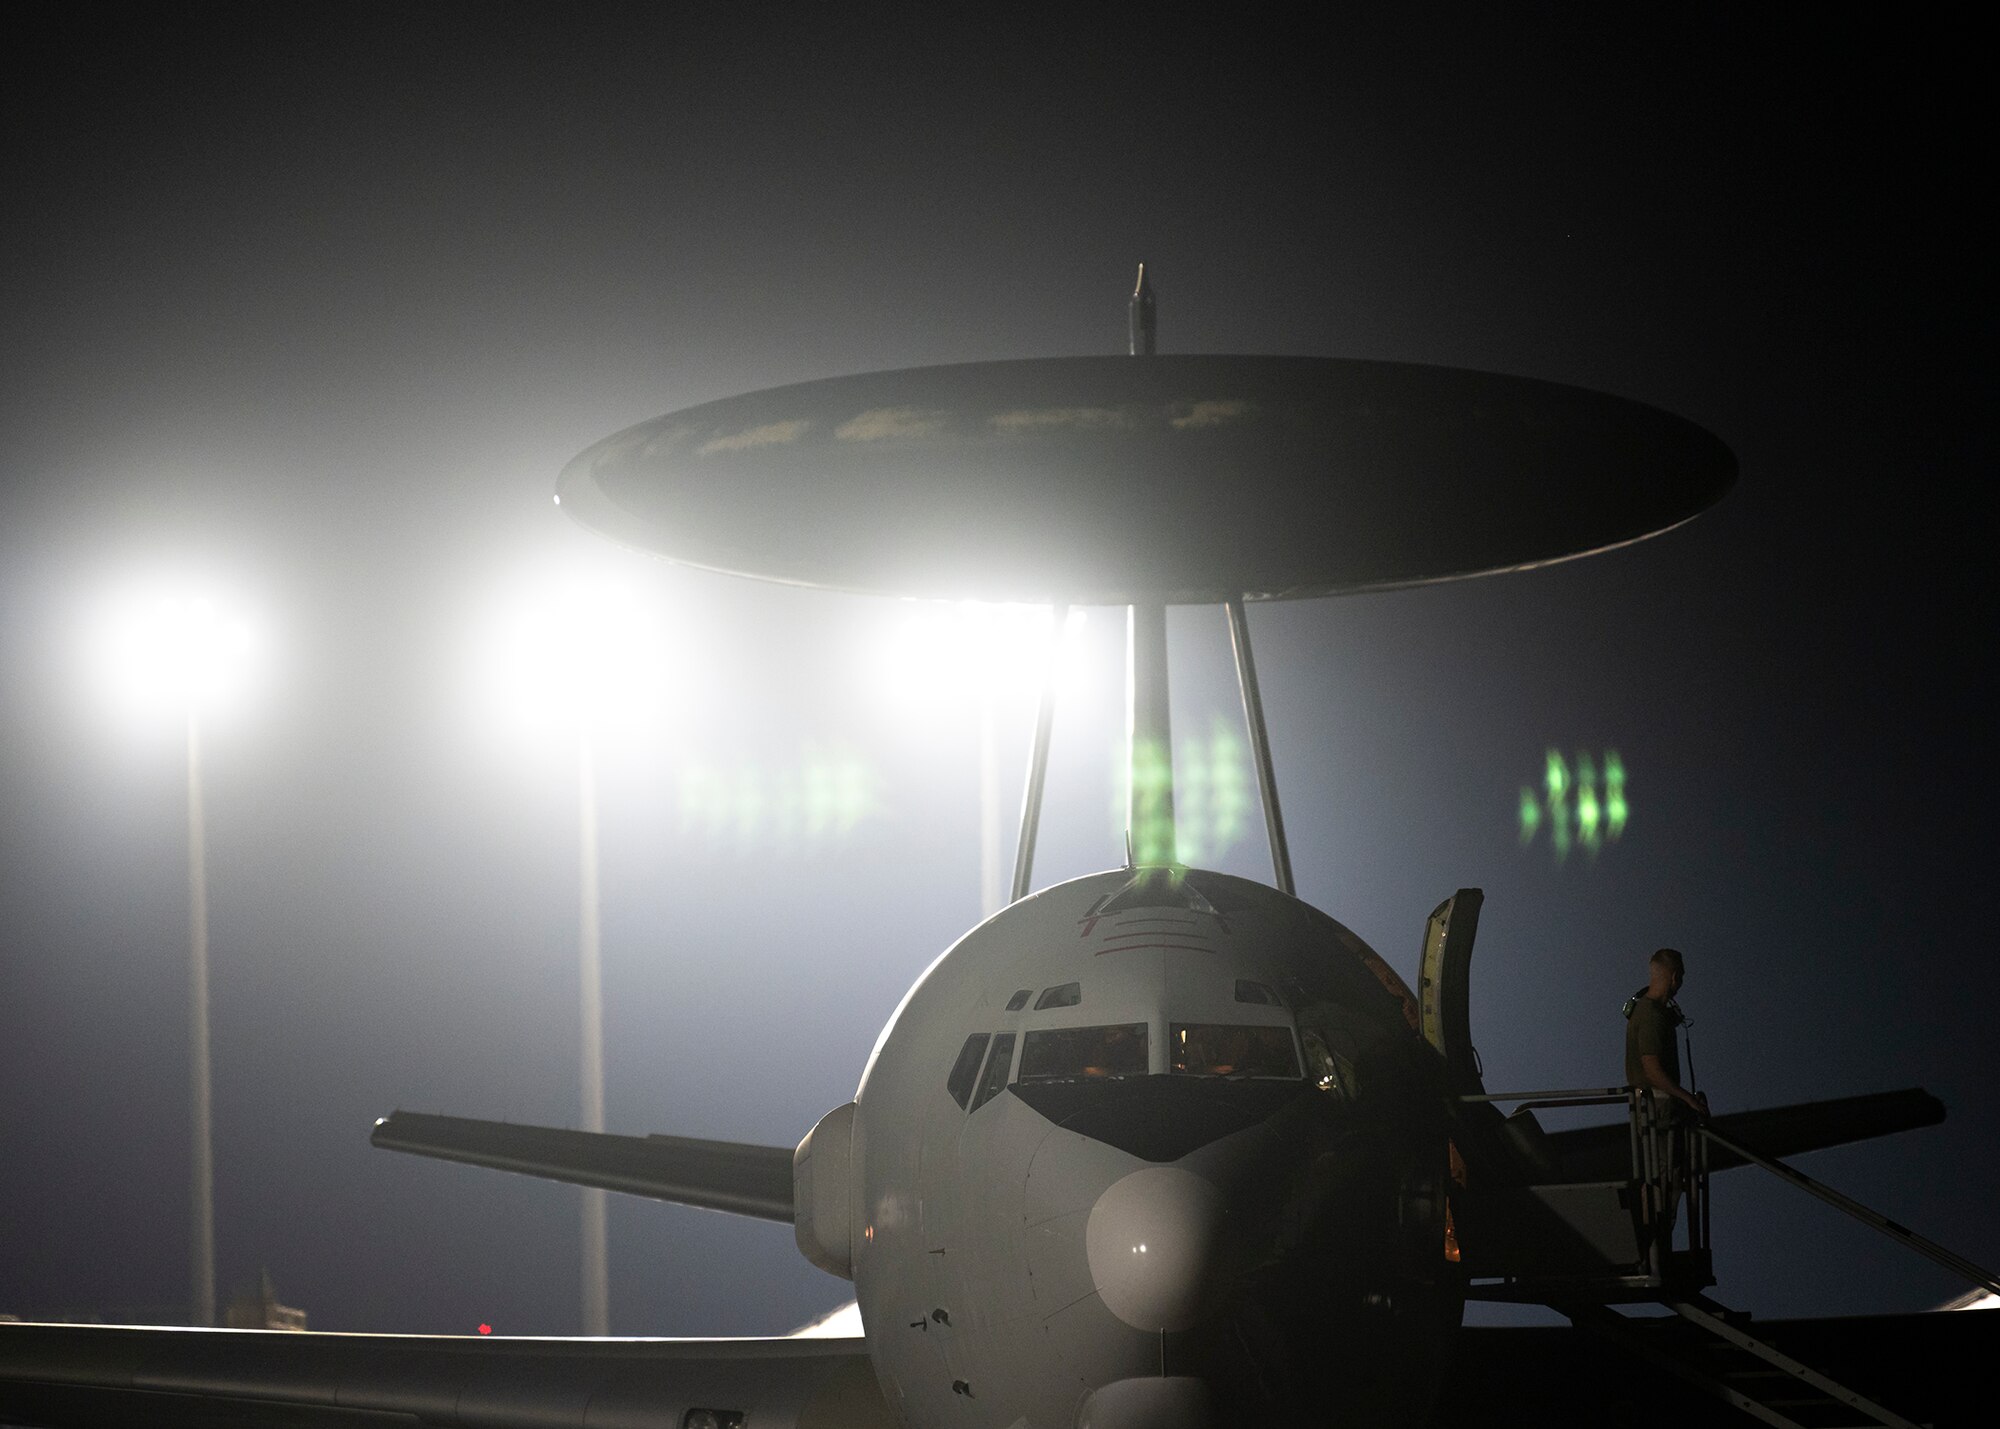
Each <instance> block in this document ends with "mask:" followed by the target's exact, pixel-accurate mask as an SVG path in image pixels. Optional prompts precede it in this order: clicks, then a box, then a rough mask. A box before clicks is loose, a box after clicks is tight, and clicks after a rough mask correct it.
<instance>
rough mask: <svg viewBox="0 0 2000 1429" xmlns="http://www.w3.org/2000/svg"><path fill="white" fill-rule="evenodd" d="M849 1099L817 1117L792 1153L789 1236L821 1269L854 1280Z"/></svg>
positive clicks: (852, 1109)
mask: <svg viewBox="0 0 2000 1429" xmlns="http://www.w3.org/2000/svg"><path fill="white" fill-rule="evenodd" d="M853 1185H854V1103H853V1102H849V1103H847V1105H845V1106H837V1107H835V1108H834V1109H833V1110H832V1111H830V1112H828V1113H827V1114H826V1115H825V1116H823V1117H821V1118H820V1119H819V1125H818V1126H815V1127H814V1128H813V1129H812V1130H811V1131H809V1132H807V1133H806V1139H805V1140H804V1141H801V1142H800V1143H799V1148H798V1150H796V1151H794V1152H793V1153H792V1234H793V1236H794V1237H795V1238H796V1239H797V1240H798V1243H799V1253H800V1254H801V1255H803V1256H805V1258H806V1259H807V1260H810V1261H811V1262H812V1263H813V1264H814V1265H817V1266H818V1267H819V1268H820V1269H821V1270H824V1271H826V1272H828V1273H829V1274H832V1275H838V1276H840V1277H841V1278H842V1279H845V1280H852V1279H853V1278H854V1230H853V1224H852V1222H851V1220H850V1218H849V1207H850V1202H851V1199H852V1196H853Z"/></svg>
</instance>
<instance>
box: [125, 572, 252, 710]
mask: <svg viewBox="0 0 2000 1429" xmlns="http://www.w3.org/2000/svg"><path fill="white" fill-rule="evenodd" d="M263 653H264V651H263V641H262V639H261V636H260V632H259V631H258V629H257V627H256V625H255V624H254V623H253V622H252V621H251V619H250V618H249V617H248V616H247V615H245V614H244V613H243V612H242V610H241V609H239V608H238V607H237V606H236V605H235V604H234V603H232V602H231V601H230V600H229V599H228V598H227V597H226V596H223V595H221V594H219V593H218V592H216V591H214V590H213V589H209V588H205V587H202V586H199V585H195V584H192V583H186V582H175V583H161V584H152V585H138V586H133V587H130V588H127V589H125V590H123V591H121V592H119V593H117V594H116V595H114V596H113V597H112V598H111V599H109V600H107V601H106V602H105V603H104V605H103V607H102V608H101V609H100V611H99V612H98V616H97V619H96V621H95V624H94V629H93V630H92V632H91V638H90V641H89V661H90V665H91V669H92V675H93V676H94V680H95V683H96V684H97V685H98V687H99V688H100V689H101V690H102V691H103V692H104V693H105V695H106V696H107V697H108V700H109V702H110V703H111V705H112V706H113V708H114V709H116V710H117V711H118V712H120V713H121V714H124V715H126V716H128V717H131V718H134V719H137V720H143V721H145V722H147V723H149V724H150V723H154V722H157V721H160V720H163V719H172V718H175V717H177V716H181V715H187V714H200V715H203V716H209V717H213V716H215V715H218V714H224V713H228V712H232V711H234V710H235V709H236V708H238V707H239V706H240V705H241V704H242V702H243V699H244V697H245V696H246V695H247V694H248V693H249V692H250V688H251V685H252V677H253V675H254V674H255V672H256V670H257V667H258V665H259V664H260V656H261V655H262V654H263Z"/></svg>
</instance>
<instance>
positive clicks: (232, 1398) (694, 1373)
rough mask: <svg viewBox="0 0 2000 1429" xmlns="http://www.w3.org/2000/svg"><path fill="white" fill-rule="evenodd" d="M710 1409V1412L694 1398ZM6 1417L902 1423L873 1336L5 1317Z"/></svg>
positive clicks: (818, 1428)
mask: <svg viewBox="0 0 2000 1429" xmlns="http://www.w3.org/2000/svg"><path fill="white" fill-rule="evenodd" d="M696 1410H707V1411H709V1412H710V1413H711V1414H712V1415H713V1416H714V1418H713V1419H701V1418H698V1417H696V1416H695V1414H694V1412H693V1411H696ZM0 1422H5V1423H21V1424H33V1425H38V1426H47V1429H68V1426H72V1425H89V1426H93V1429H94V1426H99V1425H119V1424H146V1425H153V1426H161V1429H174V1426H182V1425H185V1426H189V1429H193V1426H197V1425H199V1426H203V1429H208V1426H214V1425H218V1424H222V1425H228V1424H243V1425H248V1424H260V1425H270V1424H278V1425H287V1426H327V1429H339V1427H340V1426H356V1429H358V1426H362V1425H375V1426H383V1425H397V1424H401V1425H408V1426H414V1425H428V1424H438V1425H453V1426H466V1425H479V1426H483V1429H547V1426H553V1425H576V1426H582V1425H584V1424H586V1423H588V1424H589V1425H590V1426H592V1429H597V1426H605V1429H638V1426H642V1425H643V1426H647V1429H682V1426H684V1425H688V1424H703V1425H707V1424H714V1425H717V1426H721V1429H731V1426H742V1425H744V1424H746V1423H748V1424H755V1425H759V1426H762V1425H775V1426H801V1429H889V1426H891V1425H892V1424H893V1423H894V1420H893V1419H892V1417H891V1416H890V1414H889V1411H888V1408H887V1406H886V1405H885V1404H884V1402H883V1400H882V1395H881V1391H880V1389H878V1388H877V1385H876V1380H875V1372H874V1370H873V1368H872V1367H871V1366H870V1364H869V1361H868V1355H867V1352H866V1342H865V1341H864V1340H860V1339H767V1340H557V1339H546V1340H544V1339H533V1340H531V1339H486V1338H478V1339H474V1338H464V1337H453V1336H433V1335H330V1334H318V1333H308V1334H298V1333H284V1332H279V1331H265V1330H179V1329H138V1328H127V1327H108V1326H96V1325H93V1326H77V1325H15V1324H0Z"/></svg>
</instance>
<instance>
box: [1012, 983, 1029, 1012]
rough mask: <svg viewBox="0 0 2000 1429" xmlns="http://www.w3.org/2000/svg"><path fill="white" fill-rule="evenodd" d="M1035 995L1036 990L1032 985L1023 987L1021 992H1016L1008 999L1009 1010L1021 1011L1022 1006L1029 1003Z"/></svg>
mask: <svg viewBox="0 0 2000 1429" xmlns="http://www.w3.org/2000/svg"><path fill="white" fill-rule="evenodd" d="M1034 995H1035V990H1034V989H1033V988H1032V987H1024V988H1022V989H1021V990H1020V991H1019V992H1017V993H1015V994H1014V995H1013V996H1012V997H1010V998H1008V999H1007V1010H1008V1011H1009V1012H1019V1011H1020V1010H1021V1009H1022V1008H1024V1007H1026V1006H1027V1005H1028V999H1029V998H1031V997H1033V996H1034Z"/></svg>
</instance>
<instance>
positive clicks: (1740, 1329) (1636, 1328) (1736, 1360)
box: [1460, 1087, 2000, 1429]
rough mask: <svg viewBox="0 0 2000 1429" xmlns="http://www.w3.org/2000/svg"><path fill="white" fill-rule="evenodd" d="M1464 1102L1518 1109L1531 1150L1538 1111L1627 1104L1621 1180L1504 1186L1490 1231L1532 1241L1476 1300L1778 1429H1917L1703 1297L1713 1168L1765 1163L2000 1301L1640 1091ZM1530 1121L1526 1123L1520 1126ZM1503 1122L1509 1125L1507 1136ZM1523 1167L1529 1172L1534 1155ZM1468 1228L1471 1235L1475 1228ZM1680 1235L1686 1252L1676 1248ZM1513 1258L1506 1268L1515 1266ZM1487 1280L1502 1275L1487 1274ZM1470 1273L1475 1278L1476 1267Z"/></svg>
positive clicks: (1477, 1286) (1485, 1283)
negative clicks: (1530, 1310) (1567, 1328)
mask: <svg viewBox="0 0 2000 1429" xmlns="http://www.w3.org/2000/svg"><path fill="white" fill-rule="evenodd" d="M1460 1100H1461V1102H1463V1103H1466V1104H1468V1105H1474V1106H1476V1105H1479V1104H1481V1103H1487V1104H1491V1103H1498V1102H1511V1103H1516V1104H1517V1105H1518V1107H1519V1109H1518V1110H1517V1111H1516V1113H1515V1114H1514V1116H1513V1117H1509V1118H1507V1119H1506V1122H1504V1123H1501V1125H1502V1126H1503V1127H1504V1128H1505V1134H1506V1135H1508V1136H1510V1137H1511V1138H1512V1140H1513V1141H1514V1142H1516V1143H1522V1144H1528V1143H1529V1142H1530V1140H1531V1138H1532V1136H1533V1134H1534V1133H1533V1130H1532V1128H1533V1127H1534V1125H1535V1122H1534V1119H1533V1115H1532V1113H1533V1112H1534V1111H1535V1110H1546V1109H1550V1108H1556V1107H1573V1106H1588V1105H1593V1104H1601V1103H1612V1102H1618V1101H1622V1102H1624V1103H1625V1105H1626V1108H1627V1115H1628V1123H1629V1130H1630V1139H1629V1145H1630V1148H1631V1166H1630V1174H1629V1176H1628V1177H1626V1178H1624V1179H1622V1180H1617V1181H1592V1182H1569V1183H1560V1182H1558V1183H1552V1184H1540V1185H1536V1184H1529V1185H1524V1186H1521V1187H1517V1188H1510V1190H1509V1191H1508V1192H1507V1193H1506V1194H1507V1196H1508V1197H1510V1198H1511V1199H1509V1200H1506V1201H1503V1202H1502V1205H1503V1206H1505V1207H1506V1209H1505V1210H1504V1211H1503V1212H1502V1213H1501V1214H1499V1215H1495V1214H1494V1213H1493V1210H1492V1208H1491V1207H1490V1206H1489V1210H1488V1216H1489V1223H1499V1222H1502V1221H1504V1222H1509V1223H1513V1224H1517V1225H1518V1224H1530V1225H1533V1226H1535V1227H1536V1229H1537V1234H1535V1235H1532V1236H1529V1237H1527V1238H1525V1239H1524V1240H1522V1241H1520V1242H1518V1243H1517V1244H1515V1245H1514V1246H1512V1247H1511V1248H1507V1247H1503V1250H1502V1253H1501V1260H1500V1265H1499V1267H1498V1268H1500V1269H1502V1271H1503V1273H1501V1274H1499V1275H1497V1276H1489V1277H1487V1278H1483V1279H1482V1278H1475V1279H1474V1280H1473V1281H1472V1282H1471V1284H1470V1285H1469V1286H1468V1291H1467V1294H1468V1298H1471V1299H1483V1300H1499V1301H1514V1302H1524V1303H1541V1304H1545V1305H1548V1306H1550V1307H1551V1308H1553V1309H1555V1310H1557V1311H1559V1312H1560V1313H1561V1314H1563V1315H1564V1316H1566V1317H1567V1318H1568V1319H1569V1320H1570V1321H1571V1323H1572V1324H1574V1325H1576V1326H1577V1328H1579V1329H1581V1330H1584V1331H1586V1332H1588V1333H1590V1334H1592V1335H1595V1336H1597V1337H1599V1338H1601V1339H1604V1340H1606V1341H1608V1342H1610V1343H1612V1344H1615V1345H1617V1346H1619V1347H1620V1348H1622V1349H1624V1350H1626V1351H1628V1352H1629V1353H1631V1354H1632V1355H1634V1356H1636V1357H1638V1358H1639V1359H1641V1360H1644V1361H1646V1362H1648V1363H1650V1364H1652V1365H1653V1366H1655V1367H1656V1368H1659V1369H1662V1370H1665V1371H1667V1372H1669V1373H1671V1374H1673V1375H1674V1376H1676V1377H1677V1378H1679V1379H1681V1380H1683V1381H1685V1382H1687V1383H1689V1384H1691V1385H1694V1386H1696V1387H1697V1388H1699V1389H1701V1390H1703V1391H1706V1392H1707V1393H1709V1394H1710V1395H1712V1396H1714V1397H1715V1398H1717V1399H1720V1400H1722V1401H1723V1402H1725V1403H1727V1404H1729V1405H1732V1406H1733V1407H1735V1408H1736V1409H1738V1410H1740V1411H1742V1412H1743V1413H1744V1414H1747V1415H1749V1416H1750V1417H1751V1418H1752V1419H1755V1420H1758V1421H1760V1422H1762V1423H1764V1424H1768V1425H1772V1426H1774V1429H1920V1421H1917V1420H1912V1419H1908V1418H1905V1417H1903V1416H1902V1415H1900V1414H1898V1413H1896V1412H1895V1411H1894V1410H1892V1409H1890V1408H1887V1407H1885V1406H1884V1405H1882V1404H1879V1403H1877V1402H1876V1401H1875V1400H1873V1399H1871V1398H1869V1397H1868V1396H1867V1395H1865V1394H1863V1393H1861V1392H1859V1391H1857V1390H1855V1389H1853V1388H1851V1387H1850V1386H1848V1385H1846V1384H1843V1383H1841V1382H1840V1381H1838V1380H1836V1379H1834V1378H1833V1377H1832V1376H1831V1375H1829V1374H1827V1373H1825V1372H1824V1371H1823V1370H1821V1369H1818V1368H1815V1367H1814V1366H1812V1365H1809V1364H1807V1363H1805V1362H1804V1361H1802V1360H1801V1359H1799V1358H1797V1357H1796V1356H1795V1355H1794V1354H1791V1353H1788V1352H1787V1350H1786V1349H1785V1348H1783V1347H1781V1346H1780V1345H1778V1344H1776V1343H1773V1342H1772V1339H1771V1338H1770V1337H1769V1336H1768V1335H1762V1334H1759V1333H1758V1332H1757V1330H1756V1329H1755V1328H1753V1326H1752V1322H1751V1318H1750V1317H1749V1316H1748V1315H1746V1314H1743V1313H1741V1312H1738V1311H1735V1310H1731V1309H1728V1308H1726V1307H1725V1306H1723V1305H1721V1304H1718V1303H1717V1302H1716V1301H1715V1300H1713V1299H1711V1298H1709V1297H1708V1296H1707V1295H1706V1294H1704V1293H1703V1292H1704V1291H1706V1290H1707V1289H1708V1288H1709V1287H1710V1286H1712V1285H1713V1284H1714V1283H1715V1282H1714V1276H1713V1274H1712V1270H1711V1267H1712V1263H1713V1262H1712V1259H1711V1254H1710V1220H1709V1195H1708V1180H1709V1175H1710V1168H1711V1165H1713V1164H1714V1163H1716V1162H1718V1161H1720V1162H1722V1164H1724V1165H1728V1166H1736V1165H1753V1166H1758V1167H1760V1168H1762V1169H1763V1170H1765V1171H1766V1172H1768V1173H1769V1174H1771V1175H1773V1176H1776V1177H1777V1178H1778V1179H1779V1180H1781V1181H1784V1182H1785V1183H1786V1184H1788V1185H1791V1186H1792V1187H1794V1188H1795V1189H1798V1190H1800V1191H1803V1192H1805V1193H1807V1194H1809V1195H1812V1196H1814V1197H1816V1198H1818V1199H1819V1200H1822V1201H1825V1202H1826V1203H1827V1204H1829V1205H1831V1206H1833V1207H1835V1208H1836V1209H1838V1210H1840V1211H1843V1212H1845V1213H1846V1214H1847V1215H1850V1216H1852V1217H1854V1218H1855V1219H1856V1220H1859V1221H1861V1222H1862V1223H1863V1224H1864V1225H1867V1226H1869V1227H1871V1228H1872V1229H1874V1230H1876V1231H1879V1232H1880V1233H1881V1234H1883V1235H1886V1236H1888V1237H1889V1238H1890V1239H1892V1240H1894V1241H1896V1242H1897V1243H1898V1244H1900V1245H1902V1246H1903V1247H1905V1248H1906V1249H1908V1250H1910V1251H1912V1252H1914V1253H1916V1254H1919V1255H1922V1256H1925V1257H1926V1258H1927V1259H1930V1260H1932V1261H1935V1262H1936V1263H1938V1264H1939V1265H1942V1266H1944V1267H1945V1268H1946V1269H1948V1270H1951V1271H1952V1272H1954V1273H1955V1274H1957V1275H1959V1276H1961V1277H1963V1278H1964V1279H1966V1280H1968V1281H1970V1282H1971V1283H1973V1284H1975V1285H1978V1286H1982V1287H1984V1288H1985V1289H1987V1290H1989V1291H1992V1292H1994V1293H1996V1294H2000V1277H1996V1276H1995V1275H1994V1274H1993V1272H1991V1271H1989V1270H1985V1269H1983V1268H1982V1267H1980V1266H1978V1265H1975V1264H1974V1263H1972V1262H1971V1261H1969V1260H1966V1259H1965V1258H1964V1257H1963V1256H1960V1255H1958V1254H1956V1253H1955V1252H1953V1251H1950V1250H1948V1249H1946V1248H1945V1247H1943V1246H1940V1245H1938V1244H1936V1243H1935V1242H1933V1241H1930V1240H1927V1239H1925V1238H1924V1237H1923V1236H1920V1235H1918V1234H1916V1233H1915V1232H1914V1231H1912V1230H1910V1229H1909V1228H1908V1227H1906V1226H1902V1225H1899V1224H1897V1223H1896V1222H1895V1221H1893V1220H1891V1219H1889V1218H1888V1217H1887V1216H1884V1215H1882V1214H1880V1213H1879V1212H1876V1211H1874V1210H1871V1209H1869V1208H1868V1207H1866V1206H1864V1205H1862V1204H1860V1203H1859V1202H1857V1201H1855V1200H1853V1199H1852V1198H1850V1197H1848V1196H1845V1195H1843V1194H1841V1193H1840V1192H1838V1191H1836V1190H1834V1189H1833V1188H1832V1187H1830V1186H1826V1185H1824V1184H1822V1183H1821V1182H1819V1181H1816V1180H1814V1179H1813V1178H1811V1177H1809V1176H1807V1175H1805V1174H1804V1173H1803V1172H1801V1171H1799V1170H1797V1169H1796V1168H1794V1167H1791V1166H1788V1165H1786V1164H1785V1163H1784V1162H1782V1161H1779V1160H1777V1159H1776V1158H1774V1157H1769V1156H1765V1155H1762V1154H1761V1153H1759V1152H1758V1151H1756V1150H1755V1149H1753V1148H1751V1147H1750V1146H1747V1145H1745V1144H1744V1143H1743V1141H1742V1139H1741V1138H1740V1137H1731V1136H1728V1135H1725V1134H1723V1133H1722V1132H1720V1131H1717V1130H1715V1129H1713V1128H1711V1127H1708V1126H1701V1125H1693V1124H1689V1123H1686V1122H1676V1121H1674V1120H1672V1119H1671V1118H1670V1117H1668V1116H1667V1115H1665V1114H1664V1113H1663V1111H1662V1109H1661V1108H1660V1107H1659V1106H1658V1105H1656V1103H1655V1098H1653V1097H1652V1096H1651V1095H1649V1094H1647V1093H1645V1092H1643V1091H1641V1090H1640V1089H1637V1088H1632V1087H1606V1088H1583V1089H1576V1090H1567V1091H1541V1092H1524V1093H1485V1092H1481V1093H1476V1094H1471V1095H1465V1096H1462V1097H1461V1098H1460ZM1523 1112H1525V1113H1527V1114H1526V1115H1525V1116H1524V1115H1523ZM1507 1123H1512V1125H1511V1126H1508V1125H1507ZM1523 1160H1524V1161H1526V1162H1528V1163H1529V1164H1532V1160H1533V1157H1532V1145H1531V1144H1529V1149H1528V1152H1527V1153H1525V1154H1524V1156H1523ZM1468 1229H1470V1227H1468ZM1677 1237H1678V1239H1679V1240H1680V1242H1681V1243H1680V1245H1678V1246H1676V1244H1675V1240H1676V1238H1677ZM1510 1249H1511V1255H1512V1263H1511V1264H1509V1263H1507V1262H1508V1258H1509V1255H1508V1252H1509V1250H1510ZM1486 1268H1487V1269H1489V1270H1490V1269H1492V1268H1495V1267H1494V1266H1493V1265H1491V1264H1489V1265H1488V1266H1487V1267H1486ZM1474 1275H1475V1277H1477V1276H1478V1275H1479V1270H1478V1269H1477V1268H1475V1270H1474ZM1643 1305H1657V1306H1659V1307H1661V1308H1663V1309H1665V1310H1667V1311H1670V1312H1671V1315H1670V1316H1653V1315H1647V1316H1634V1315H1627V1314H1624V1313H1622V1312H1621V1311H1620V1310H1619V1309H1618V1308H1615V1307H1618V1306H1629V1307H1637V1306H1643Z"/></svg>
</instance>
